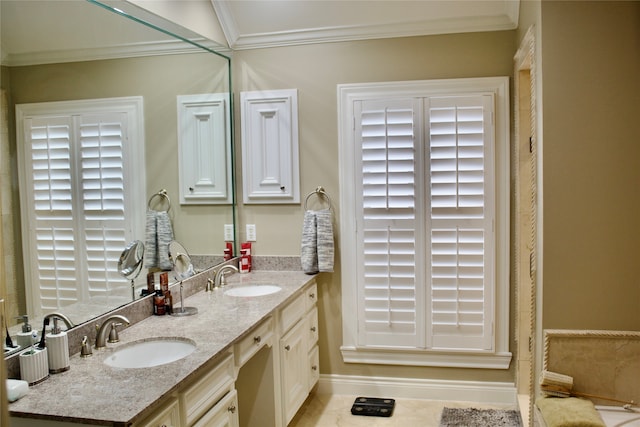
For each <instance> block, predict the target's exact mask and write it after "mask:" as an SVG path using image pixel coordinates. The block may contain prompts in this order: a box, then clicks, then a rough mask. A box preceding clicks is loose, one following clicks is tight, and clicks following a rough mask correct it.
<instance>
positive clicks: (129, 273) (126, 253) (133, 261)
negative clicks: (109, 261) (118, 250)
mask: <svg viewBox="0 0 640 427" xmlns="http://www.w3.org/2000/svg"><path fill="white" fill-rule="evenodd" d="M143 256H144V244H143V243H142V242H141V241H140V240H134V241H133V242H131V243H129V245H128V246H127V247H126V248H124V250H123V251H122V254H121V255H120V259H119V260H118V271H119V272H120V274H121V275H123V276H124V277H125V278H127V279H135V278H136V277H138V274H140V271H141V270H142V258H143Z"/></svg>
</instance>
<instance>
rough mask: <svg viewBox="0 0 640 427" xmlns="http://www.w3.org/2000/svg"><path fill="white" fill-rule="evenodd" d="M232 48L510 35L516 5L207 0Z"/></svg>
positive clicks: (448, 0)
mask: <svg viewBox="0 0 640 427" xmlns="http://www.w3.org/2000/svg"><path fill="white" fill-rule="evenodd" d="M211 2H212V3H213V7H214V9H215V12H216V14H217V15H218V19H219V21H220V25H221V27H222V30H223V31H224V34H225V36H226V38H227V41H228V43H229V46H230V47H231V48H232V49H234V50H238V49H253V48H260V47H271V46H284V45H292V44H306V43H321V42H335V41H345V40H362V39H371V38H389V37H407V36H419V35H429V34H448V33H465V32H475V31H499V30H511V29H514V28H516V27H517V25H518V12H519V5H520V0H211Z"/></svg>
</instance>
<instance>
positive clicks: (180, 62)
mask: <svg viewBox="0 0 640 427" xmlns="http://www.w3.org/2000/svg"><path fill="white" fill-rule="evenodd" d="M0 7H1V10H0V13H1V15H0V16H1V18H2V26H1V31H2V34H1V36H2V37H1V42H2V52H1V53H2V61H1V64H0V65H1V72H2V74H1V79H0V85H1V87H2V99H3V109H2V117H1V119H2V122H1V125H0V129H1V130H2V132H1V133H0V143H1V148H2V151H1V152H0V153H1V155H0V162H1V168H2V172H1V178H0V197H1V200H2V220H3V221H2V222H3V227H2V230H1V231H2V235H1V237H2V239H1V240H2V248H1V249H2V251H1V254H2V258H3V259H2V262H3V268H2V269H0V271H1V272H2V274H0V276H2V277H0V298H1V297H2V296H4V297H5V300H6V301H7V302H6V304H5V309H6V312H7V316H6V319H8V322H7V323H8V324H7V325H6V326H8V328H9V330H10V331H11V333H12V335H13V334H14V333H16V332H19V331H20V329H21V325H19V324H18V322H17V320H16V318H17V317H18V316H21V315H24V314H27V315H29V317H30V323H31V324H32V326H33V327H34V328H37V329H40V328H41V326H42V323H41V320H40V319H42V316H44V315H46V314H49V312H52V311H57V312H61V313H63V314H65V315H67V317H69V318H70V319H71V321H72V322H73V323H75V324H80V323H83V322H86V321H89V320H91V319H92V318H93V317H96V316H98V315H101V314H103V313H104V312H107V311H109V310H112V309H114V308H117V307H118V306H120V305H122V304H125V303H127V302H129V301H131V298H134V297H135V296H136V295H137V296H139V292H129V293H126V292H125V293H123V292H119V294H118V295H117V296H110V295H109V294H108V292H103V293H101V294H100V298H97V297H96V296H95V295H91V294H90V293H85V294H86V295H88V297H87V298H81V299H78V300H77V301H73V298H71V299H70V301H69V304H68V305H65V303H64V301H63V302H62V303H61V304H60V305H59V307H58V308H55V309H54V308H50V309H46V308H42V307H41V306H39V305H38V303H37V302H34V301H35V299H36V298H35V295H36V294H37V293H38V292H40V291H39V290H38V289H36V288H34V287H32V284H31V283H25V282H29V280H26V279H25V278H28V276H29V274H31V273H27V274H25V265H26V264H29V262H30V261H28V260H25V258H24V251H23V246H24V245H25V243H24V241H23V240H24V237H23V233H22V231H21V229H22V228H23V227H28V226H30V225H31V224H25V219H27V218H29V216H28V212H21V210H20V209H21V197H23V196H22V194H24V191H23V189H21V188H20V185H19V183H20V182H21V181H20V180H19V178H18V176H19V167H18V162H19V160H20V159H19V156H18V153H19V150H20V149H21V147H20V144H21V142H20V141H18V139H19V138H20V135H19V134H20V132H19V131H18V129H17V127H18V126H20V125H19V124H16V120H17V115H16V106H19V105H34V104H37V103H59V102H61V101H82V100H100V99H113V98H131V97H134V98H138V99H141V100H142V106H143V119H142V123H143V128H144V138H143V139H144V141H143V142H144V150H142V152H143V159H140V160H139V161H137V163H136V164H133V170H134V176H137V177H138V179H139V180H140V181H143V182H144V183H145V184H144V186H143V187H144V188H143V193H144V194H143V195H142V196H141V197H139V200H135V201H134V202H133V205H134V206H133V209H136V211H138V212H140V213H139V215H141V216H142V218H140V221H141V223H142V230H140V229H139V230H137V232H136V234H135V235H131V236H128V237H127V242H124V243H128V242H129V241H133V240H141V241H142V242H145V240H146V236H145V221H146V218H145V217H146V216H147V213H148V208H149V203H150V201H151V200H153V198H154V195H156V194H158V192H160V191H162V190H164V191H166V193H165V194H166V195H167V196H168V198H169V200H170V206H171V207H170V209H169V210H168V215H169V218H170V222H171V225H172V227H173V237H174V239H175V240H177V241H179V242H180V243H181V244H182V245H183V246H184V247H185V248H186V250H188V251H189V254H190V256H191V257H192V258H193V260H194V266H195V267H196V270H202V269H205V268H207V267H210V266H213V265H215V264H217V263H219V262H222V261H223V253H224V248H225V233H224V230H225V225H226V224H232V225H233V224H235V216H236V212H235V196H234V195H233V194H231V195H230V197H227V199H226V200H224V201H223V202H221V203H203V204H198V203H197V202H196V203H193V202H192V203H191V204H183V203H180V187H179V186H180V185H181V184H180V179H179V142H178V141H179V139H180V138H179V133H180V132H181V129H180V126H179V125H178V104H177V100H178V97H184V96H188V95H202V94H216V95H217V96H218V98H217V99H222V102H223V104H224V108H225V110H226V114H225V122H224V123H219V124H218V125H217V126H218V127H220V126H222V127H224V134H225V137H224V140H225V142H224V143H225V144H226V145H225V146H224V148H223V150H217V151H216V153H217V154H216V155H218V156H220V153H224V155H225V156H228V158H226V160H225V161H224V162H225V163H226V164H227V165H229V167H230V168H231V173H230V174H229V175H227V176H228V179H229V180H230V181H231V182H230V183H229V187H228V188H230V189H231V190H230V191H231V192H233V188H234V183H233V170H232V168H233V158H232V156H233V141H232V138H231V133H232V126H231V121H232V117H231V111H232V107H231V102H232V98H231V83H230V71H231V70H230V59H229V57H228V56H227V54H226V52H225V51H224V48H223V47H222V46H219V45H217V44H215V43H214V42H212V41H210V40H207V39H205V38H203V37H201V36H199V35H197V34H195V33H193V32H192V31H190V30H187V29H185V28H182V27H180V26H178V25H176V24H174V23H172V22H170V21H167V20H165V19H163V18H161V17H159V16H157V15H154V14H152V13H151V12H149V11H147V10H145V9H142V8H139V7H137V6H135V5H134V4H132V3H130V2H127V1H123V0H115V1H109V5H106V4H103V3H99V2H97V1H94V0H83V1H80V0H78V1H66V0H47V1H23V0H2V1H1V2H0ZM220 52H222V53H220ZM221 94H223V95H224V94H226V96H222V97H221V98H220V95H221ZM200 144H201V145H200V149H202V148H203V147H202V139H200ZM205 148H206V147H205ZM136 171H137V172H136ZM136 173H137V175H136ZM157 201H159V202H161V200H157ZM165 208H167V206H165ZM154 209H155V208H154ZM159 209H163V208H159ZM227 228H228V227H227ZM234 237H235V236H234ZM228 238H229V236H228V234H227V236H226V239H228ZM125 246H126V245H125V244H123V245H122V247H121V248H114V249H113V256H111V258H112V259H109V260H108V262H107V263H106V264H107V265H106V266H105V270H109V273H108V274H106V275H105V277H106V279H105V281H106V282H108V285H107V286H106V287H105V289H109V288H110V287H113V288H118V289H120V290H122V289H123V286H124V288H126V286H127V283H129V280H130V277H123V275H120V274H119V273H118V264H119V262H118V261H119V257H120V255H121V251H122V250H124V249H125ZM27 267H28V266H27ZM147 271H148V270H147V269H146V268H145V269H143V270H142V272H141V274H140V275H139V277H138V278H137V279H135V281H136V284H135V286H137V287H139V288H142V287H145V286H146V273H147ZM171 279H173V277H172V275H170V280H171ZM30 286H31V287H30ZM63 299H64V298H63ZM67 307H69V309H68V310H67ZM71 310H73V311H72V312H71ZM1 327H2V328H4V327H5V325H1ZM5 354H6V353H5Z"/></svg>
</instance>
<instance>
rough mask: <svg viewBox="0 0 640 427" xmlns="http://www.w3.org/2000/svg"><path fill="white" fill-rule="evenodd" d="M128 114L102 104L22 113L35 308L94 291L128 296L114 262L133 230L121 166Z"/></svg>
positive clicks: (48, 307) (43, 308)
mask: <svg viewBox="0 0 640 427" xmlns="http://www.w3.org/2000/svg"><path fill="white" fill-rule="evenodd" d="M127 120H128V115H127V113H125V112H122V113H110V112H102V113H84V114H73V115H71V114H67V115H47V114H41V115H34V116H32V117H28V118H25V119H24V121H23V123H24V135H25V138H26V141H25V143H26V146H25V153H26V155H25V165H24V167H25V175H26V180H27V183H28V189H27V191H28V194H27V195H26V197H25V199H26V204H27V211H28V212H30V226H31V227H30V229H31V230H34V232H31V233H29V240H30V242H29V246H30V248H31V249H30V251H29V253H30V258H31V262H30V266H28V268H30V270H31V272H30V276H31V280H32V281H34V282H36V283H33V284H32V286H33V289H34V293H35V297H34V298H33V299H34V300H35V301H36V302H35V305H36V306H35V307H34V308H35V309H36V310H41V311H44V312H46V311H49V312H50V311H51V310H55V309H58V308H62V307H64V306H66V305H69V304H71V303H74V302H77V301H80V300H86V299H87V298H92V297H96V296H108V297H109V298H112V297H114V296H115V297H118V296H120V297H127V298H130V297H131V290H130V285H129V283H128V282H127V281H126V280H125V279H124V278H123V277H122V276H121V275H120V274H119V273H118V270H117V261H118V258H119V256H120V253H121V252H122V250H123V249H124V247H125V246H126V244H127V242H128V241H129V240H130V239H131V236H132V232H133V230H132V225H131V218H130V217H128V216H127V215H126V214H125V212H126V211H125V206H126V205H127V199H128V198H130V197H131V196H130V192H131V190H127V187H126V185H125V183H126V181H127V177H126V176H125V166H124V165H125V161H126V160H125V157H126V156H125V145H126V143H127V138H128V136H127V135H128V128H127ZM129 187H130V188H131V187H132V185H131V184H130V185H129ZM38 295H39V297H38ZM105 302H106V301H105Z"/></svg>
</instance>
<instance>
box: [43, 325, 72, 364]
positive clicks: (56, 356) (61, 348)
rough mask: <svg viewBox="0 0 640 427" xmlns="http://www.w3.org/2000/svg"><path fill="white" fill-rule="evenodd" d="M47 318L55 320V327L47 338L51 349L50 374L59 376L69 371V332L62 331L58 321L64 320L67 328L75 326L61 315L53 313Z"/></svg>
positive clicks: (48, 346)
mask: <svg viewBox="0 0 640 427" xmlns="http://www.w3.org/2000/svg"><path fill="white" fill-rule="evenodd" d="M45 318H51V319H53V327H52V328H51V332H50V333H48V334H47V337H46V338H47V339H46V343H47V348H48V349H49V372H50V373H52V374H59V373H60V372H64V371H67V370H69V338H68V337H67V331H63V330H61V329H60V326H59V325H58V320H62V321H63V322H64V323H65V324H66V325H67V328H71V327H73V324H72V323H71V321H70V320H69V319H67V318H66V317H65V316H64V315H62V314H59V313H51V314H49V315H47V316H45Z"/></svg>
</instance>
